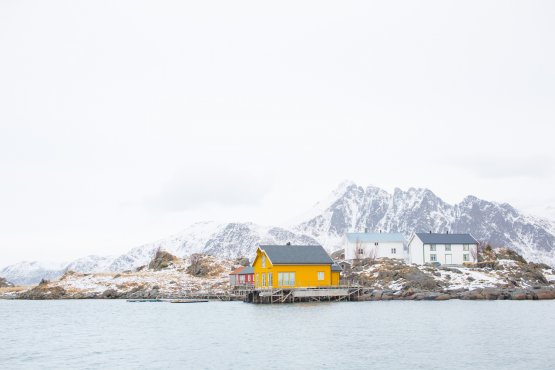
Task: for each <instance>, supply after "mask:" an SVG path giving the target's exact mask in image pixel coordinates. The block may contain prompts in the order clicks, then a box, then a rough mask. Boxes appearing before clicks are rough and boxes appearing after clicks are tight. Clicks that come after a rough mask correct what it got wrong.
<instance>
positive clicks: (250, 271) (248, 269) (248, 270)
mask: <svg viewBox="0 0 555 370" xmlns="http://www.w3.org/2000/svg"><path fill="white" fill-rule="evenodd" d="M248 274H254V269H253V268H252V266H247V267H245V268H244V269H242V270H241V271H240V272H239V273H238V274H237V275H248Z"/></svg>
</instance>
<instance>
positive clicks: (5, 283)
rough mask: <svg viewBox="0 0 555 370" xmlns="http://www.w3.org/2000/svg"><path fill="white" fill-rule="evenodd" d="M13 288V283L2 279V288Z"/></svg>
mask: <svg viewBox="0 0 555 370" xmlns="http://www.w3.org/2000/svg"><path fill="white" fill-rule="evenodd" d="M11 287H13V284H12V283H10V282H9V281H7V280H6V279H4V278H3V277H0V288H11Z"/></svg>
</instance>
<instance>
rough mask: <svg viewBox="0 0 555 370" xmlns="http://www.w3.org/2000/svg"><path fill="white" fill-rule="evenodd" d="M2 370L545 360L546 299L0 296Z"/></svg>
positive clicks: (551, 312)
mask: <svg viewBox="0 0 555 370" xmlns="http://www.w3.org/2000/svg"><path fill="white" fill-rule="evenodd" d="M0 325H1V327H0V329H1V331H0V368H2V369H98V368H102V369H106V368H114V369H115V368H118V369H143V368H149V369H169V368H174V369H202V368H206V369H212V368H222V369H226V368H229V369H257V368H265V369H284V368H296V369H313V368H333V369H344V368H345V369H346V368H350V369H473V370H478V369H552V368H553V366H555V365H553V364H554V362H555V301H541V302H538V301H534V302H518V301H493V302H464V301H456V300H455V301H447V302H402V301H397V302H345V303H323V304H322V303H320V304H293V305H272V306H269V305H252V304H246V303H242V302H210V303H197V304H170V303H127V302H125V301H51V302H48V301H2V300H0Z"/></svg>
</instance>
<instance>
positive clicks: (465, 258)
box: [463, 253, 470, 262]
mask: <svg viewBox="0 0 555 370" xmlns="http://www.w3.org/2000/svg"><path fill="white" fill-rule="evenodd" d="M463 262H470V254H468V253H464V254H463Z"/></svg>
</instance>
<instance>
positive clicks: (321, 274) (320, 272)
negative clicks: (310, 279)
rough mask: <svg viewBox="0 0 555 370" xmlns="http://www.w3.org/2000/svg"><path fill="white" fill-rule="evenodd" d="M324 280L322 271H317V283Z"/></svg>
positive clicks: (324, 276)
mask: <svg viewBox="0 0 555 370" xmlns="http://www.w3.org/2000/svg"><path fill="white" fill-rule="evenodd" d="M325 278H326V274H325V273H324V271H318V281H324V280H325Z"/></svg>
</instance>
